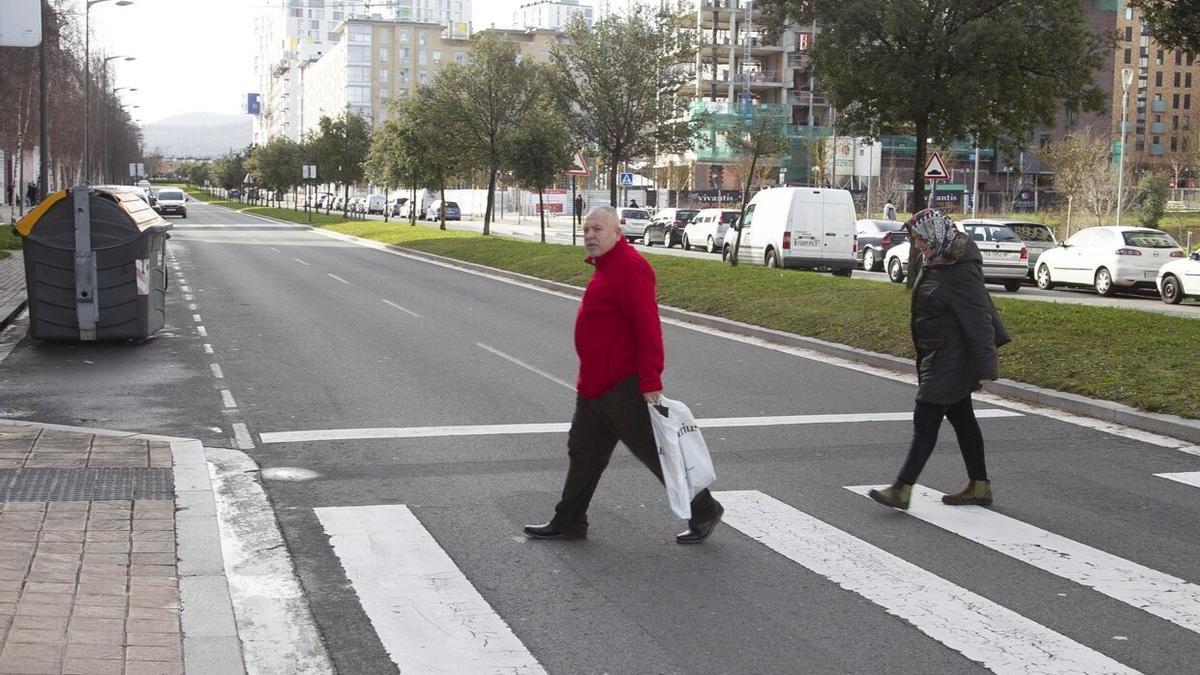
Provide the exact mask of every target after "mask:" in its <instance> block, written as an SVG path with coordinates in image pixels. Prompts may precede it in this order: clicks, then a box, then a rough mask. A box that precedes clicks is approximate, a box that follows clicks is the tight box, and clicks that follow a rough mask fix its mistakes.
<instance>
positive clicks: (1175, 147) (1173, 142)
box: [1171, 136, 1179, 152]
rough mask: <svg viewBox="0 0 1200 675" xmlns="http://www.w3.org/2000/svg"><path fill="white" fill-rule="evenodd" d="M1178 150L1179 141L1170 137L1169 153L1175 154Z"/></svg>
mask: <svg viewBox="0 0 1200 675" xmlns="http://www.w3.org/2000/svg"><path fill="white" fill-rule="evenodd" d="M1178 149H1179V139H1178V138H1177V137H1175V136H1172V137H1171V152H1175V151H1176V150H1178Z"/></svg>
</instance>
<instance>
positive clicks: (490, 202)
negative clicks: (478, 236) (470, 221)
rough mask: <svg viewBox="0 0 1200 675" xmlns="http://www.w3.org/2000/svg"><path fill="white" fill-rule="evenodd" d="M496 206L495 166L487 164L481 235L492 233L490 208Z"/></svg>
mask: <svg viewBox="0 0 1200 675" xmlns="http://www.w3.org/2000/svg"><path fill="white" fill-rule="evenodd" d="M442 197H443V199H442V201H443V202H444V201H445V195H443V196H442ZM495 206H496V167H494V166H490V165H489V166H488V193H487V206H486V207H485V208H484V211H483V235H484V236H485V237H486V236H487V235H489V234H491V233H492V209H493V208H495ZM442 229H443V230H444V229H446V222H445V220H443V221H442Z"/></svg>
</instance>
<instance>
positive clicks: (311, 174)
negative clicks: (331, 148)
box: [300, 164, 317, 180]
mask: <svg viewBox="0 0 1200 675" xmlns="http://www.w3.org/2000/svg"><path fill="white" fill-rule="evenodd" d="M301 172H302V173H301V176H300V177H301V178H303V179H304V180H312V179H314V178H316V177H317V165H316V164H305V165H304V168H303V169H301Z"/></svg>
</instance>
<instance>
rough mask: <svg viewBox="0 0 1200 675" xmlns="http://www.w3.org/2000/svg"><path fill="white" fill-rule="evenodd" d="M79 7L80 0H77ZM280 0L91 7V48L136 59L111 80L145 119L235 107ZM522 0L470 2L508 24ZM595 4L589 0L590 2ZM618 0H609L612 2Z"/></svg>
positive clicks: (251, 83) (142, 0) (487, 20)
mask: <svg viewBox="0 0 1200 675" xmlns="http://www.w3.org/2000/svg"><path fill="white" fill-rule="evenodd" d="M74 1H75V2H77V3H78V5H79V7H80V10H81V11H82V8H83V6H84V0H74ZM282 4H283V3H282V2H281V0H133V4H132V5H128V6H124V7H121V6H117V4H116V2H113V1H112V0H108V1H106V2H101V3H99V4H96V5H93V6H92V10H91V19H92V35H93V40H92V49H93V50H100V51H104V52H106V53H107V54H108V55H110V56H117V55H127V56H134V57H136V60H135V61H129V62H126V61H123V60H116V59H114V60H113V61H110V62H109V68H110V74H109V79H110V80H111V81H113V82H114V86H119V87H137V88H138V91H133V92H129V91H123V92H120V96H121V98H122V100H123V101H124V102H125V104H126V105H130V106H132V105H137V106H141V107H140V108H138V109H135V110H131V113H133V115H134V118H135V119H140V120H141V121H142V122H143V123H153V122H157V121H158V120H161V119H163V118H166V117H171V116H173V115H179V114H183V113H192V112H216V113H235V114H236V113H240V112H242V107H243V104H244V101H245V95H246V93H247V92H252V91H256V89H257V86H258V85H257V83H256V81H255V78H254V72H253V69H254V17H255V15H256V14H258V13H259V12H262V11H265V10H266V9H267V8H269V7H280V6H281V5H282ZM519 4H520V0H474V2H473V5H472V10H473V11H474V16H473V17H472V21H473V23H474V25H475V26H488V25H491V24H493V23H495V25H496V26H497V27H508V26H509V24H511V22H512V15H513V11H514V9H515V8H516V7H517V6H518V5H519ZM592 4H593V5H594V2H593V3H592ZM615 4H617V3H614V5H615Z"/></svg>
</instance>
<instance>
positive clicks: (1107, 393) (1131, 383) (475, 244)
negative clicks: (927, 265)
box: [263, 209, 1200, 419]
mask: <svg viewBox="0 0 1200 675" xmlns="http://www.w3.org/2000/svg"><path fill="white" fill-rule="evenodd" d="M278 211H283V212H284V215H282V216H279V215H277V216H275V217H279V218H282V219H284V220H291V221H295V222H302V221H303V219H304V213H303V212H301V213H299V214H297V213H296V212H295V211H291V210H290V209H279V210H278ZM263 215H269V214H268V213H266V212H263ZM337 220H339V221H340V222H337V223H330V224H323V227H325V228H326V229H329V230H331V231H336V232H341V233H344V234H351V235H355V236H358V237H363V238H366V239H372V240H375V241H380V242H384V243H388V244H394V245H396V246H401V247H404V248H410V249H414V250H419V251H425V252H429V253H436V254H438V255H443V256H447V257H450V258H456V259H459V260H466V261H470V262H475V263H479V264H483V265H488V266H491V267H496V268H500V269H505V270H509V271H513V272H519V273H522V274H528V275H530V276H535V277H539V278H543V279H550V280H553V281H559V282H563V283H567V284H574V285H577V286H583V285H585V284H586V283H587V280H588V279H589V278H590V277H591V272H592V268H591V267H590V266H588V265H586V264H584V262H583V258H584V256H585V253H584V251H583V248H582V247H579V248H571V247H569V246H562V245H557V244H539V243H535V242H527V241H519V240H516V239H509V238H505V237H499V236H490V237H484V236H482V235H479V234H475V233H472V232H464V231H460V230H447V231H442V230H439V229H437V228H436V227H430V226H426V225H417V226H415V227H413V226H410V225H409V224H408V223H407V221H401V222H395V221H393V222H390V223H383V222H380V221H345V220H342V219H341V218H340V216H339V217H338V218H337ZM314 224H316V223H315V221H314ZM647 258H648V259H649V261H650V263H651V264H652V265H653V266H654V268H655V271H656V273H657V275H658V297H659V301H660V302H662V303H663V304H666V305H670V306H672V307H678V308H680V309H686V310H690V311H694V312H701V313H704V314H712V315H715V316H722V317H726V318H729V319H734V320H737V321H743V322H745V323H750V324H754V325H758V326H763V327H765V328H772V329H775V330H782V331H787V332H789V333H796V334H798V335H806V336H810V337H816V338H820V339H822V340H828V341H831V342H837V343H841V344H845V345H850V346H853V347H859V348H862V349H868V350H871V351H875V352H880V353H884V354H892V355H895V356H901V357H908V358H911V357H912V356H913V348H912V341H911V339H910V338H909V330H908V314H909V311H908V294H907V292H906V291H905V289H904V287H903V286H902V285H899V284H886V283H879V282H876V281H864V280H860V279H841V278H836V277H833V276H831V275H829V274H819V273H812V272H797V271H792V270H768V269H765V268H761V267H747V266H739V267H736V268H734V267H730V266H729V265H726V264H722V263H720V262H719V261H718V260H716V259H715V258H714V259H712V260H701V259H696V258H684V257H677V256H663V255H649V256H647ZM996 306H997V307H998V308H999V310H1000V313H1001V315H1002V316H1003V317H1004V322H1005V324H1006V325H1007V326H1008V329H1009V331H1010V332H1011V333H1012V335H1013V342H1012V344H1010V345H1008V346H1006V347H1004V348H1002V349H1001V350H1000V374H1001V376H1002V377H1005V378H1009V379H1012V380H1017V381H1019V382H1026V383H1029V384H1033V385H1037V386H1041V387H1047V388H1050V389H1056V390H1058V391H1066V392H1073V393H1076V394H1081V395H1084V396H1090V397H1095V398H1100V399H1105V400H1109V401H1116V402H1119V403H1124V404H1126V405H1130V406H1134V407H1136V408H1140V409H1142V410H1147V411H1151V412H1161V413H1171V414H1175V415H1181V416H1184V417H1189V418H1192V419H1200V395H1197V390H1198V386H1197V383H1200V356H1198V353H1200V349H1198V346H1200V319H1189V318H1184V317H1176V316H1168V315H1164V314H1157V313H1152V312H1142V311H1138V310H1131V309H1111V308H1106V307H1091V306H1085V305H1075V304H1067V303H1051V302H1040V301H1031V300H1016V299H1008V298H1004V297H998V298H996ZM668 360H669V362H670V363H671V365H672V366H673V367H675V368H685V367H688V365H687V364H686V363H685V362H683V361H681V360H680V358H679V355H675V358H674V359H668ZM746 376H747V377H752V378H760V377H761V378H770V377H772V376H773V375H772V373H771V372H770V371H768V370H766V369H765V368H764V369H762V370H761V371H756V370H754V369H753V368H750V369H749V370H748V371H747V375H746Z"/></svg>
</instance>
